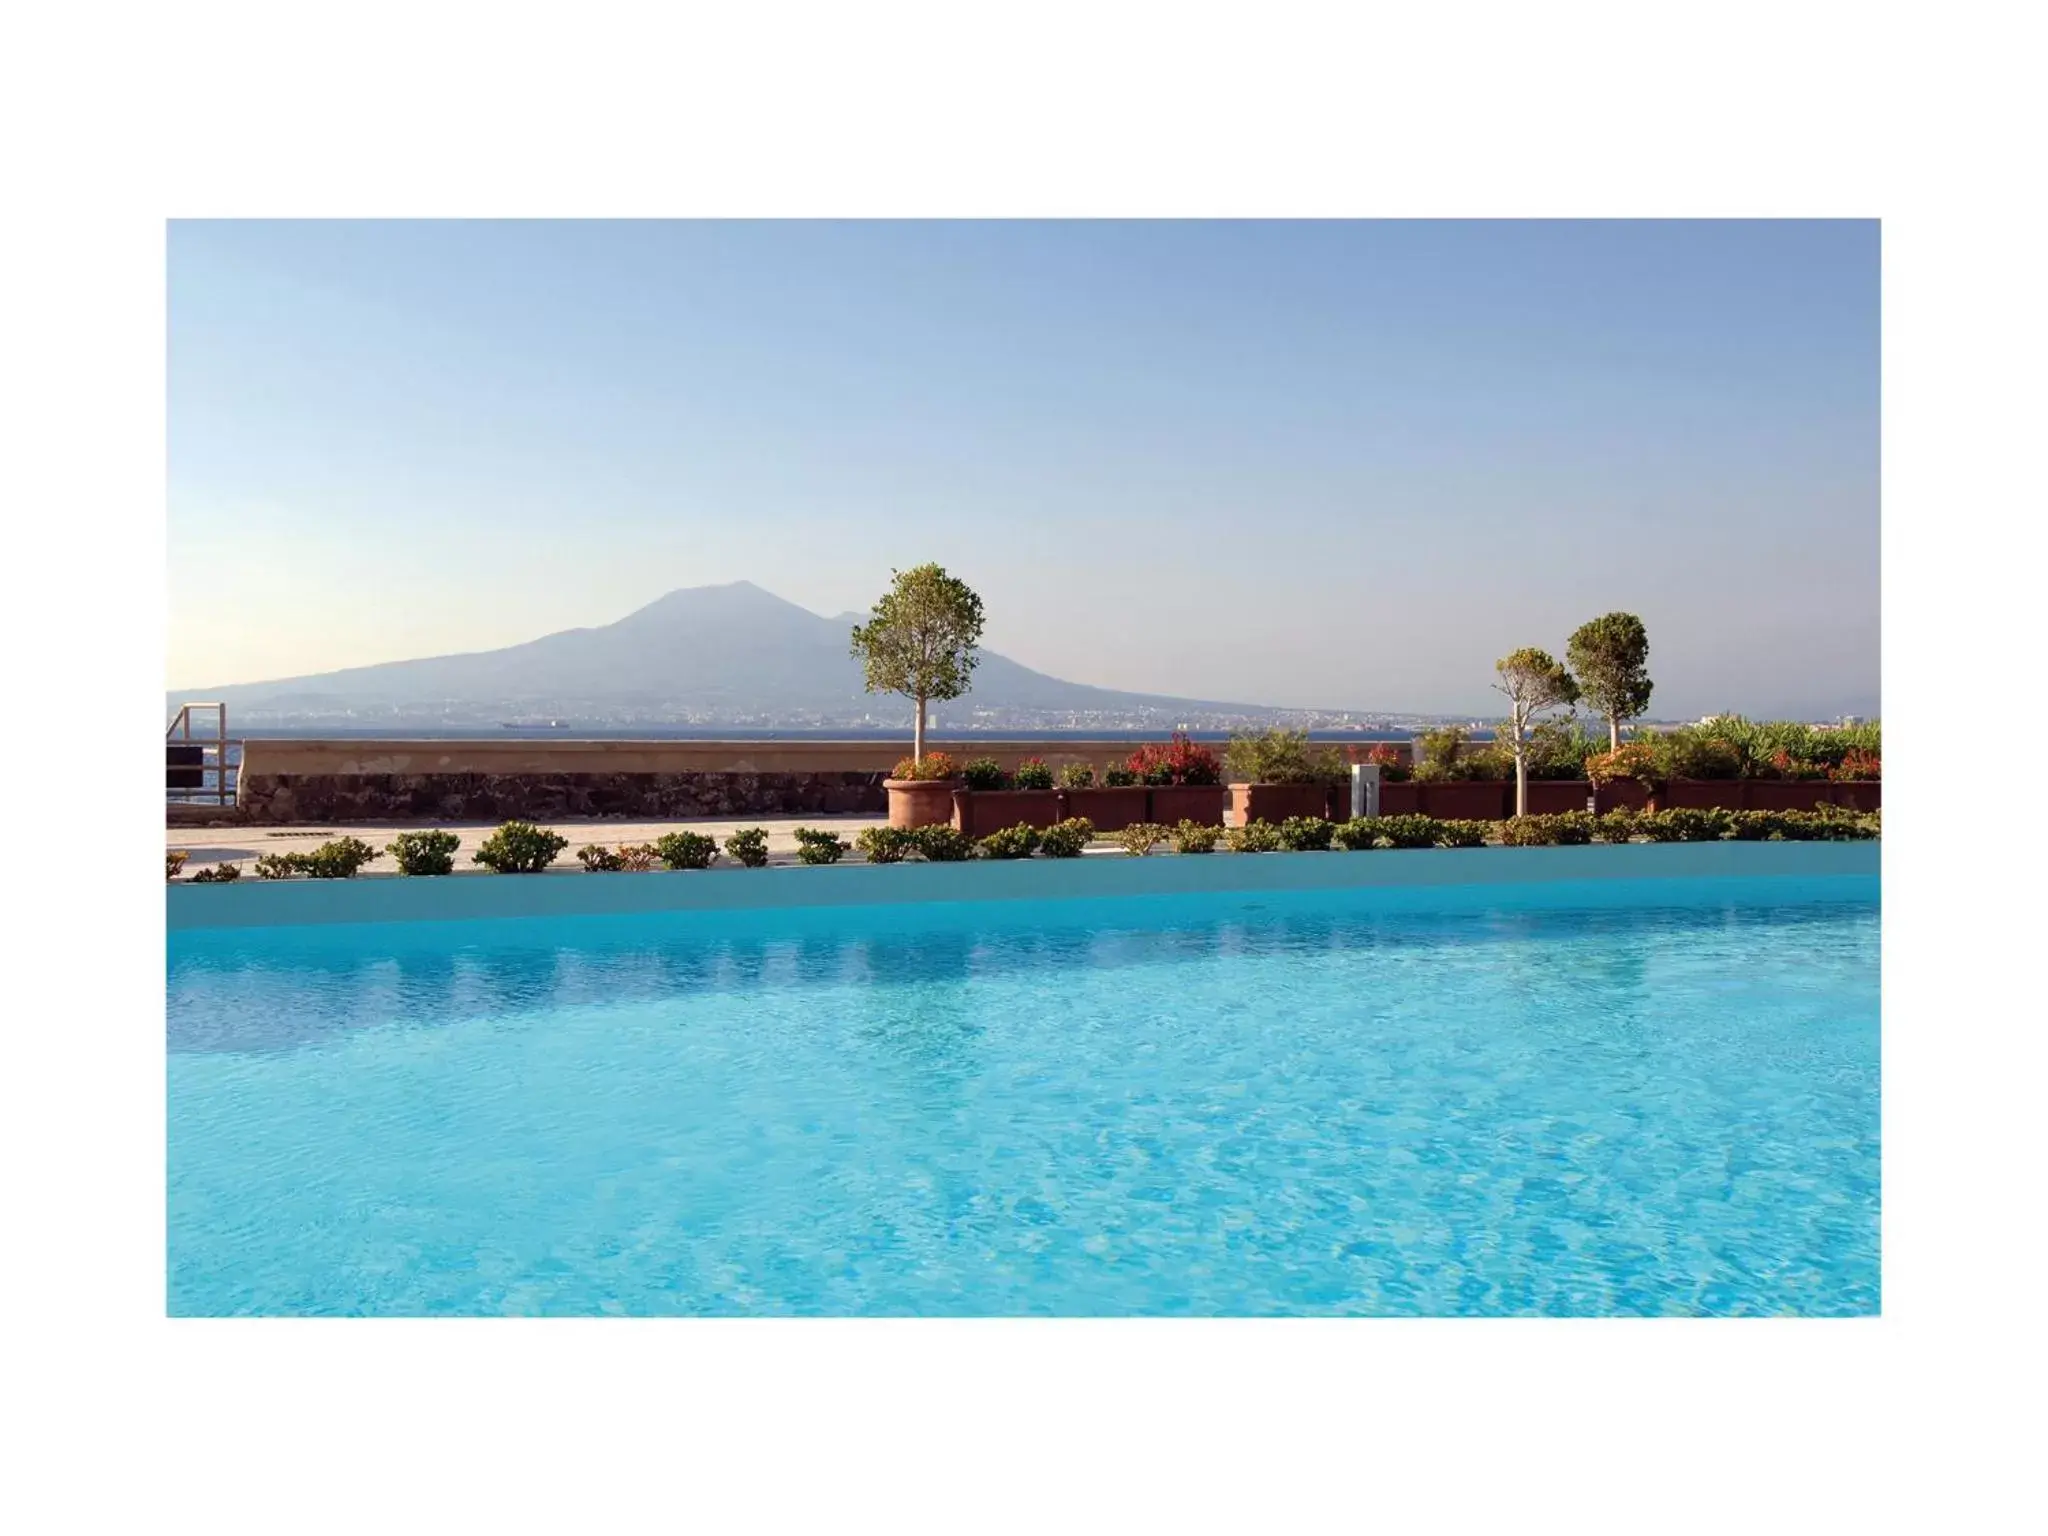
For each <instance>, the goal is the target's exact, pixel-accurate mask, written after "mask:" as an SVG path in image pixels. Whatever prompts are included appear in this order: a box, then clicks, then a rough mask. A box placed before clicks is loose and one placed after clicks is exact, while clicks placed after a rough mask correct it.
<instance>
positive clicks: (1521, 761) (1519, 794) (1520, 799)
mask: <svg viewBox="0 0 2048 1536" xmlns="http://www.w3.org/2000/svg"><path fill="white" fill-rule="evenodd" d="M1515 814H1516V815H1517V816H1526V815H1528V814H1529V759H1528V758H1527V757H1526V756H1525V755H1524V754H1523V753H1521V752H1516V753H1515Z"/></svg>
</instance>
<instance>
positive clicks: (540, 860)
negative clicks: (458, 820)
mask: <svg viewBox="0 0 2048 1536" xmlns="http://www.w3.org/2000/svg"><path fill="white" fill-rule="evenodd" d="M568 846H569V839H567V838H566V837H563V836H562V835H561V834H560V833H559V832H550V831H548V830H547V829H546V828H544V827H536V826H535V825H534V824H533V823H532V822H530V821H508V822H506V823H505V824H504V825H503V826H502V827H500V828H498V830H497V831H495V832H493V833H492V834H491V835H490V836H489V837H487V838H485V839H484V842H483V846H482V847H480V848H479V849H477V851H476V852H475V853H473V854H471V855H470V858H471V859H472V860H473V861H474V862H476V863H478V864H481V865H483V866H484V867H485V868H487V869H490V870H492V871H494V872H495V873H497V874H501V875H536V874H539V873H540V872H541V871H542V870H544V869H546V868H547V867H548V866H549V865H550V864H552V863H554V862H555V855H556V854H558V853H560V852H561V851H562V850H563V849H564V848H566V847H568Z"/></svg>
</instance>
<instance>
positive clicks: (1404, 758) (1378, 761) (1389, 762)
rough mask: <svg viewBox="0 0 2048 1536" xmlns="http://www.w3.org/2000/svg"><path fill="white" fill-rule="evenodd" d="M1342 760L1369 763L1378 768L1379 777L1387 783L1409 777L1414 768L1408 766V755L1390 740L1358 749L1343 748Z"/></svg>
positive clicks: (1398, 782)
mask: <svg viewBox="0 0 2048 1536" xmlns="http://www.w3.org/2000/svg"><path fill="white" fill-rule="evenodd" d="M1344 760H1345V761H1346V762H1350V763H1369V764H1371V765H1372V766H1373V767H1375V768H1377V769H1379V771H1380V778H1381V779H1382V780H1383V781H1384V782H1386V783H1388V784H1400V783H1402V782H1404V781H1406V780H1407V779H1409V778H1411V777H1412V776H1413V774H1414V770H1413V769H1411V768H1410V767H1409V766H1408V755H1407V753H1405V752H1403V751H1402V750H1401V749H1400V748H1399V747H1397V746H1394V745H1393V744H1392V743H1390V742H1385V741H1382V742H1379V743H1378V744H1376V745H1374V746H1371V747H1367V748H1365V749H1363V750H1360V749H1359V748H1357V747H1346V748H1345V749H1344Z"/></svg>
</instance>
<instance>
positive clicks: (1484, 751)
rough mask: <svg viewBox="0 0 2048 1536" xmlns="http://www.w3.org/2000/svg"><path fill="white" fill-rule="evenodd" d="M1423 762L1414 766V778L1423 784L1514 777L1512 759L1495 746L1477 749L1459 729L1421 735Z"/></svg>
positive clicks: (1456, 726)
mask: <svg viewBox="0 0 2048 1536" xmlns="http://www.w3.org/2000/svg"><path fill="white" fill-rule="evenodd" d="M1417 739H1418V740H1419V741H1420V742H1421V743H1422V760H1421V761H1420V762H1418V763H1417V764H1416V765H1415V777H1416V778H1418V779H1421V780H1423V781H1424V782H1425V783H1429V782H1436V783H1441V782H1445V781H1453V782H1457V781H1464V780H1468V779H1504V778H1510V777H1512V776H1513V774H1514V771H1515V763H1514V758H1513V756H1512V755H1511V754H1510V753H1509V752H1508V751H1507V750H1506V749H1505V748H1503V747H1500V746H1498V745H1487V746H1479V745H1477V744H1475V743H1474V742H1473V741H1472V739H1471V732H1469V731H1467V730H1466V729H1465V728H1464V727H1463V726H1462V725H1449V726H1445V727H1444V728H1443V729H1442V730H1436V731H1424V732H1423V733H1422V735H1421V736H1420V737H1419V738H1417Z"/></svg>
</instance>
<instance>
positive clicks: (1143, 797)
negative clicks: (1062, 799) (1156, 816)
mask: <svg viewBox="0 0 2048 1536" xmlns="http://www.w3.org/2000/svg"><path fill="white" fill-rule="evenodd" d="M1066 793H1067V814H1068V815H1069V816H1085V817H1087V818H1088V820H1089V822H1090V823H1092V824H1093V825H1094V828H1095V830H1096V831H1098V832H1121V831H1123V829H1124V828H1125V827H1135V826H1136V825H1138V823H1139V822H1141V821H1145V820H1147V819H1148V813H1147V810H1146V807H1147V805H1149V804H1150V797H1149V792H1148V791H1147V790H1146V788H1145V786H1144V785H1142V784H1126V785H1121V786H1119V787H1117V788H1115V789H1107V788H1095V789H1070V790H1068V791H1067V792H1066Z"/></svg>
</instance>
